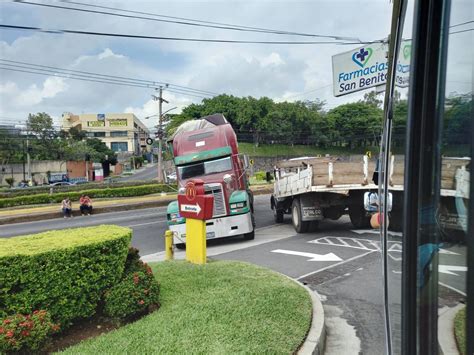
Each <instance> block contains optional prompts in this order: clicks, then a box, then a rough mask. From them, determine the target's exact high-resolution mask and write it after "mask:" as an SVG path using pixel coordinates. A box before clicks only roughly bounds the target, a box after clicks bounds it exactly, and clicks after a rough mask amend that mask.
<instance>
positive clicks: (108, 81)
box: [0, 63, 209, 98]
mask: <svg viewBox="0 0 474 355" xmlns="http://www.w3.org/2000/svg"><path fill="white" fill-rule="evenodd" d="M1 65H7V64H1V63H0V70H8V71H14V72H19V73H28V74H37V75H44V76H54V77H60V78H65V79H73V80H81V81H86V82H96V83H102V84H111V85H120V86H127V87H137V88H144V89H150V88H156V86H152V85H149V84H138V83H137V84H133V83H128V82H121V81H116V80H112V79H107V78H104V79H103V80H99V78H96V79H94V78H93V77H87V76H85V77H84V76H83V77H80V76H74V75H72V74H71V75H67V74H61V73H53V74H52V73H51V71H48V72H46V71H42V70H40V69H33V68H31V69H29V70H27V69H26V68H25V69H20V68H21V67H20V68H18V67H7V66H1ZM168 90H169V91H176V93H179V94H182V95H185V96H194V97H199V98H207V97H209V96H202V95H198V94H197V93H196V94H194V93H193V94H191V93H189V92H187V91H177V90H176V89H171V90H170V89H168Z"/></svg>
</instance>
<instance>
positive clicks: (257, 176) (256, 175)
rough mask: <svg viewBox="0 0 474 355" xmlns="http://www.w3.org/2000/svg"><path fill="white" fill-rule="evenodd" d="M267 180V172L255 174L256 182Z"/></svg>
mask: <svg viewBox="0 0 474 355" xmlns="http://www.w3.org/2000/svg"><path fill="white" fill-rule="evenodd" d="M266 178H267V174H266V173H265V171H257V172H256V173H255V179H256V180H265V179H266Z"/></svg>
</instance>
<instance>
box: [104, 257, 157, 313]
mask: <svg viewBox="0 0 474 355" xmlns="http://www.w3.org/2000/svg"><path fill="white" fill-rule="evenodd" d="M159 294H160V286H159V284H158V282H157V281H156V279H155V277H154V276H153V272H152V270H151V268H150V267H149V266H148V265H147V264H145V263H143V262H142V261H141V260H140V256H139V254H138V249H135V248H130V249H129V252H128V256H127V260H126V262H125V270H124V276H123V278H122V280H121V281H120V282H119V283H118V284H116V285H115V286H112V288H110V289H109V290H107V291H105V293H104V304H105V306H104V313H105V315H107V316H109V317H112V318H118V319H123V318H127V317H130V316H133V315H136V314H140V313H144V312H145V311H146V310H147V309H150V308H152V307H157V306H158V304H159V303H158V296H159Z"/></svg>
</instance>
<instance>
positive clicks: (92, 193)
mask: <svg viewBox="0 0 474 355" xmlns="http://www.w3.org/2000/svg"><path fill="white" fill-rule="evenodd" d="M173 191H176V190H175V189H174V188H173V186H170V185H162V184H153V185H142V186H131V187H118V188H102V189H91V190H82V191H74V192H62V193H57V194H53V195H50V194H37V195H29V196H20V197H11V198H4V199H0V208H5V207H14V206H23V205H36V204H44V203H59V202H61V201H62V200H63V199H64V198H66V197H69V198H70V199H71V201H78V200H79V198H80V197H81V195H82V194H86V195H88V196H89V197H91V198H107V197H132V196H143V195H149V194H154V193H159V192H173Z"/></svg>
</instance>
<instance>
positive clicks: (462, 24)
mask: <svg viewBox="0 0 474 355" xmlns="http://www.w3.org/2000/svg"><path fill="white" fill-rule="evenodd" d="M469 23H474V20H471V21H466V22H462V23H458V24H456V25H451V26H449V28H454V27H459V26H464V25H467V24H469Z"/></svg>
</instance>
